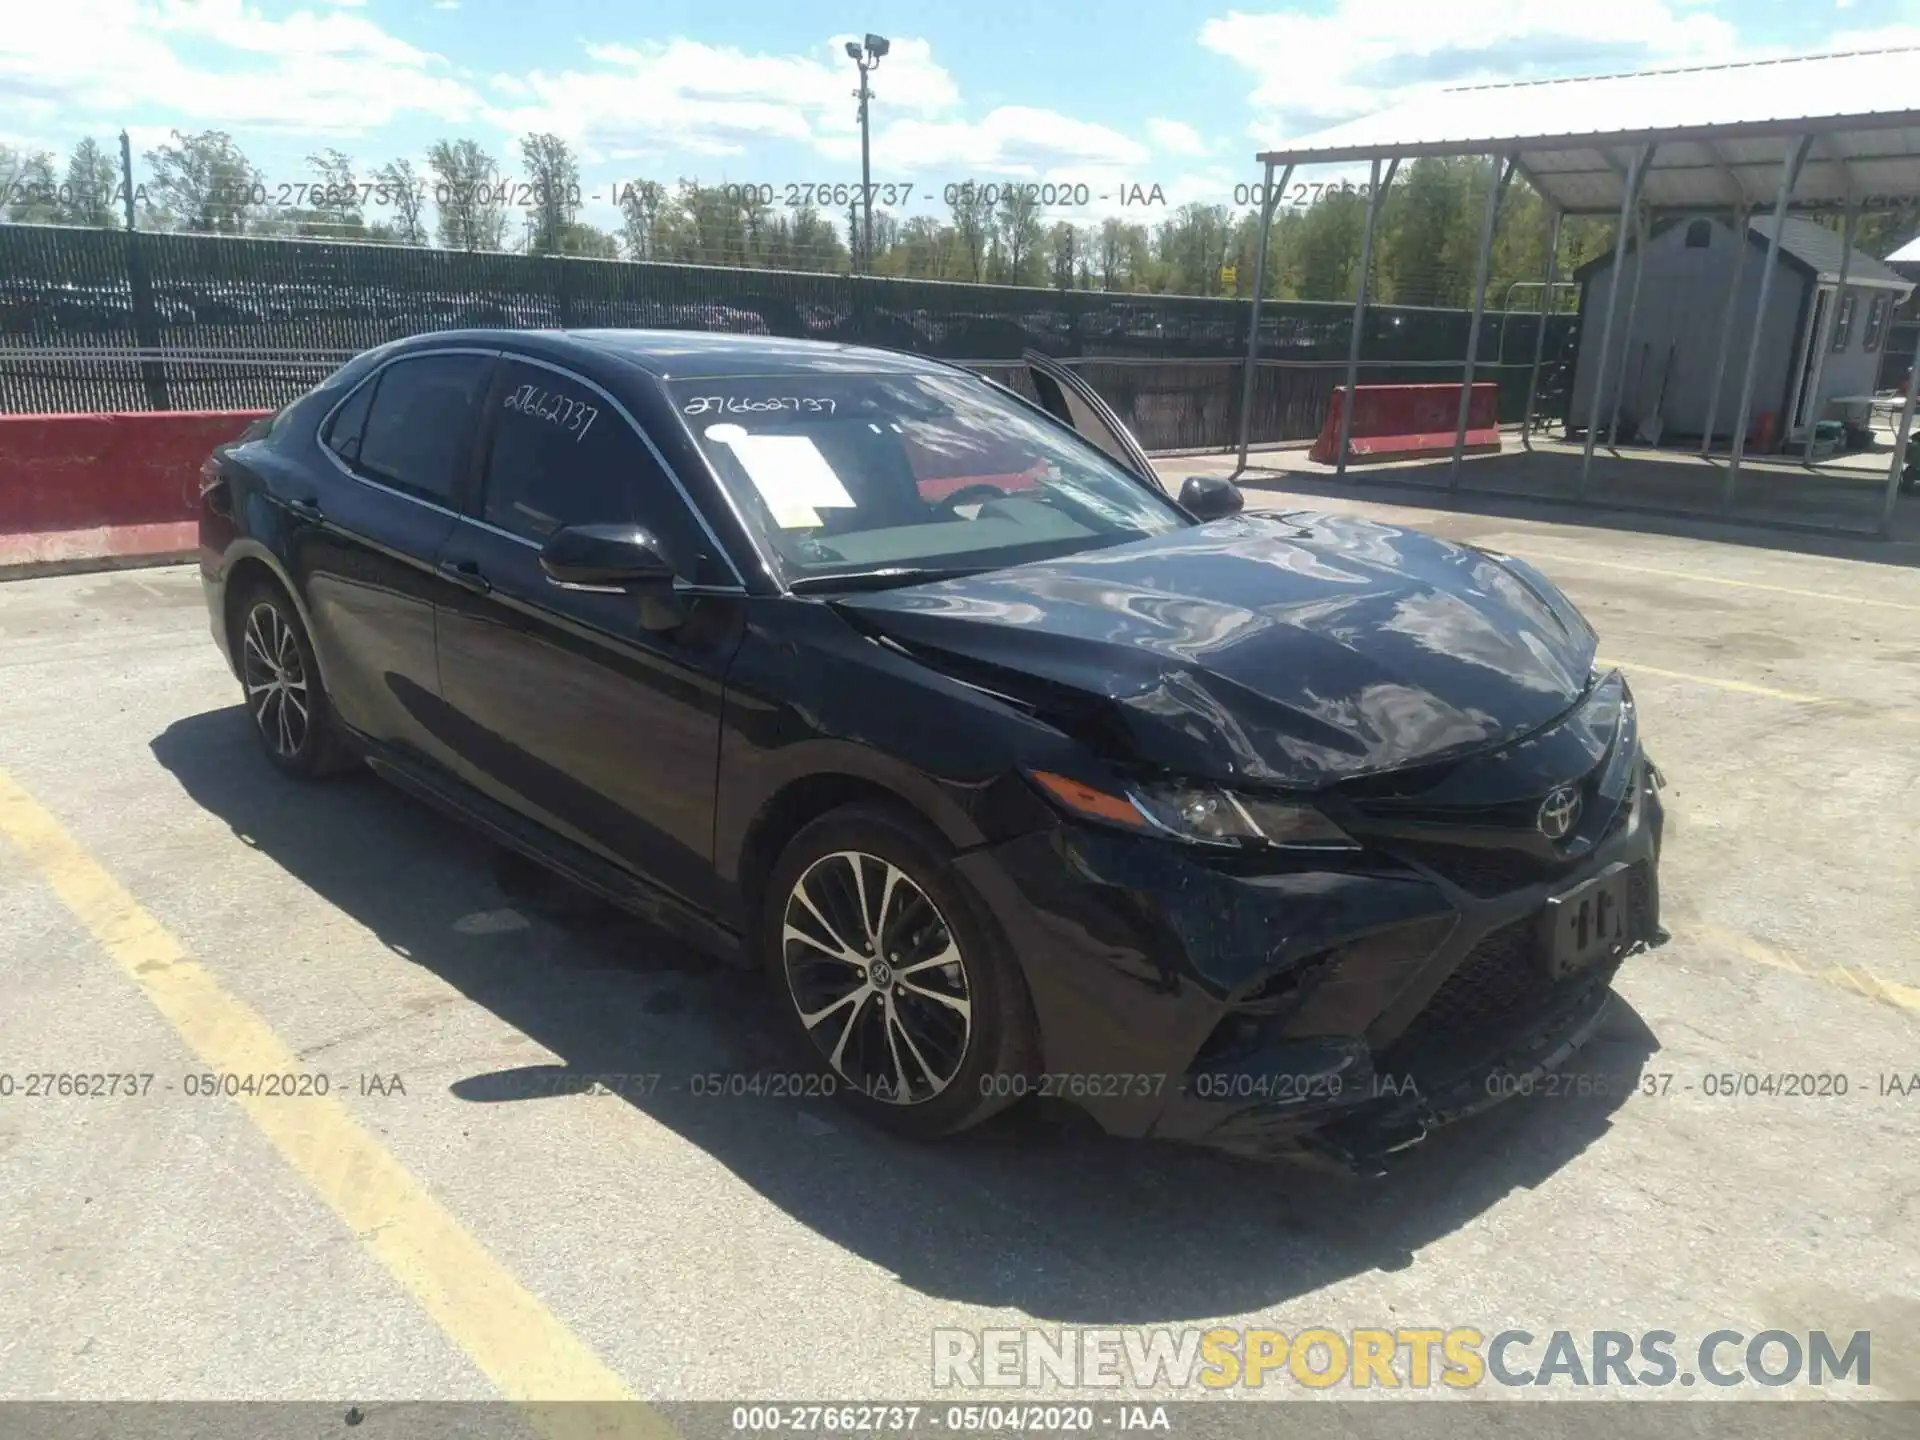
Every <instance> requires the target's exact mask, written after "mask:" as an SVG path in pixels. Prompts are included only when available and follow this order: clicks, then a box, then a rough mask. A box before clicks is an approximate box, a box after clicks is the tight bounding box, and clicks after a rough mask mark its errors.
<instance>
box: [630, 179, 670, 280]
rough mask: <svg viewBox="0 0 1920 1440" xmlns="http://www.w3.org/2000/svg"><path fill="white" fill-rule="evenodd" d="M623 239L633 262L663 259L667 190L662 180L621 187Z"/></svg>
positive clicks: (634, 182)
mask: <svg viewBox="0 0 1920 1440" xmlns="http://www.w3.org/2000/svg"><path fill="white" fill-rule="evenodd" d="M619 203H620V236H621V239H622V240H623V241H625V243H626V247H627V258H628V259H629V260H655V259H658V258H659V254H660V243H661V240H662V239H663V238H664V230H663V215H664V213H665V211H666V209H667V187H666V186H664V185H662V184H661V183H660V182H659V181H658V180H635V181H631V182H629V183H627V184H625V185H622V186H621V187H620V196H619Z"/></svg>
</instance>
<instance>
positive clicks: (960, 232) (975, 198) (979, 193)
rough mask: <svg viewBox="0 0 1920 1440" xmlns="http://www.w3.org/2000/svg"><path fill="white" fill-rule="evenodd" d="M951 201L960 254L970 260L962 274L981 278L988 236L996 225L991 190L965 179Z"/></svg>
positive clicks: (956, 187)
mask: <svg viewBox="0 0 1920 1440" xmlns="http://www.w3.org/2000/svg"><path fill="white" fill-rule="evenodd" d="M947 203H948V207H949V208H950V209H951V210H952V212H953V233H954V238H955V240H956V242H957V243H958V248H959V252H960V258H961V259H962V260H963V261H964V262H965V264H966V272H965V274H964V275H963V276H962V277H961V278H964V279H967V280H973V281H978V280H980V279H982V278H983V277H982V274H981V262H982V261H983V260H984V259H985V258H986V249H987V237H988V234H989V232H990V231H991V230H992V228H993V209H992V207H991V206H989V205H988V204H987V193H986V191H984V190H982V189H981V188H980V187H979V186H978V185H975V184H974V183H973V182H972V181H970V180H969V181H964V182H962V183H961V184H959V185H956V186H954V187H953V198H952V199H951V200H950V201H948V202H947Z"/></svg>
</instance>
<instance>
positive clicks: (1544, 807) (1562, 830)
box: [1539, 785, 1580, 840]
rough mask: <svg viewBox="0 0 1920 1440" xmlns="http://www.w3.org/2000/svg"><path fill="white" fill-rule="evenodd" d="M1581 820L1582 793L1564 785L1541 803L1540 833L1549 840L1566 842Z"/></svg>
mask: <svg viewBox="0 0 1920 1440" xmlns="http://www.w3.org/2000/svg"><path fill="white" fill-rule="evenodd" d="M1579 820H1580V792H1579V791H1578V790H1576V789H1574V788H1573V786H1571V785H1562V786H1560V787H1559V788H1558V789H1557V790H1550V791H1548V792H1547V798H1546V799H1544V800H1542V801H1541V802H1540V822H1539V823H1540V833H1541V834H1542V835H1544V836H1546V837H1547V839H1549V840H1564V839H1566V837H1567V836H1568V835H1569V834H1571V833H1572V831H1573V827H1574V826H1575V825H1576V824H1578V823H1579Z"/></svg>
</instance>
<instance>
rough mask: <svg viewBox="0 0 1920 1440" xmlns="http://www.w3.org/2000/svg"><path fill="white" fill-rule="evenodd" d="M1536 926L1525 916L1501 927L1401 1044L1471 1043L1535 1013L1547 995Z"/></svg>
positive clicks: (1460, 967) (1478, 948)
mask: <svg viewBox="0 0 1920 1440" xmlns="http://www.w3.org/2000/svg"><path fill="white" fill-rule="evenodd" d="M1539 924H1540V921H1539V917H1538V916H1537V915H1529V916H1527V917H1526V918H1524V919H1521V920H1516V921H1514V922H1513V923H1512V924H1510V925H1503V926H1501V928H1500V929H1498V930H1495V931H1494V932H1493V933H1492V934H1490V935H1488V936H1487V937H1486V938H1484V939H1483V940H1481V942H1480V943H1479V944H1478V945H1476V946H1474V947H1473V949H1471V950H1470V951H1468V952H1467V958H1466V959H1464V960H1462V961H1461V962H1460V964H1459V965H1458V966H1457V967H1456V968H1455V970H1454V972H1453V973H1452V974H1451V975H1449V976H1448V977H1447V978H1446V981H1445V982H1444V983H1443V984H1442V985H1441V986H1440V988H1439V989H1438V990H1436V991H1434V993H1433V998H1432V999H1431V1000H1429V1001H1428V1002H1427V1003H1426V1007H1425V1008H1424V1009H1422V1010H1421V1012H1420V1014H1419V1016H1418V1017H1417V1018H1416V1019H1415V1020H1414V1022H1413V1025H1412V1026H1411V1027H1409V1029H1408V1031H1407V1034H1406V1036H1404V1037H1403V1038H1402V1041H1401V1043H1402V1044H1405V1043H1407V1041H1409V1040H1415V1041H1417V1042H1418V1043H1420V1044H1421V1045H1422V1046H1424V1045H1426V1044H1430V1043H1432V1042H1435V1041H1439V1042H1442V1043H1444V1042H1448V1041H1467V1042H1471V1041H1473V1040H1476V1039H1482V1038H1485V1037H1486V1036H1487V1035H1488V1034H1489V1032H1493V1031H1497V1030H1499V1029H1501V1028H1503V1027H1504V1026H1507V1025H1510V1024H1512V1023H1514V1022H1515V1021H1518V1020H1524V1019H1525V1018H1526V1017H1527V1016H1528V1015H1529V1014H1531V1013H1532V1012H1533V1011H1535V1010H1537V1009H1539V1008H1540V1007H1541V1006H1542V1005H1543V1004H1544V1003H1545V1002H1546V1000H1547V998H1548V997H1549V995H1550V994H1551V992H1552V983H1551V981H1550V980H1549V979H1548V977H1547V967H1546V965H1545V963H1544V961H1543V960H1542V958H1541V956H1540V945H1539V934H1540V931H1539ZM1416 1032H1418V1033H1417V1035H1416Z"/></svg>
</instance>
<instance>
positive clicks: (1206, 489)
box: [1180, 475, 1247, 520]
mask: <svg viewBox="0 0 1920 1440" xmlns="http://www.w3.org/2000/svg"><path fill="white" fill-rule="evenodd" d="M1246 507H1247V497H1246V496H1244V495H1242V494H1241V493H1240V487H1239V486H1238V485H1236V484H1234V483H1233V481H1231V480H1229V479H1227V478H1226V476H1224V475H1189V476H1188V477H1187V478H1186V482H1185V483H1184V484H1182V485H1181V487H1180V508H1181V509H1182V510H1185V511H1186V512H1187V513H1188V514H1189V515H1192V516H1194V517H1195V518H1196V519H1199V520H1218V519H1220V518H1221V517H1222V516H1225V515H1238V514H1239V513H1240V512H1241V511H1242V510H1244V509H1246Z"/></svg>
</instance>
